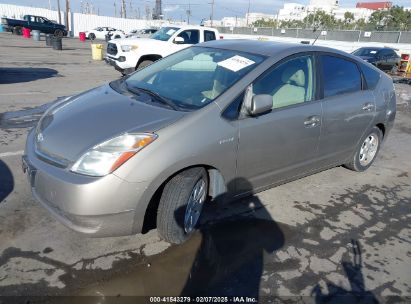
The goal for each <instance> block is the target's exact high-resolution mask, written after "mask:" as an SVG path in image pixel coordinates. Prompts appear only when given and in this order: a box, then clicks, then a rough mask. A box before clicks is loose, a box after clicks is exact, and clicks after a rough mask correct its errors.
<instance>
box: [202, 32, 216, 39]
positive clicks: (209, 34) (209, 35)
mask: <svg viewBox="0 0 411 304" xmlns="http://www.w3.org/2000/svg"><path fill="white" fill-rule="evenodd" d="M210 40H216V37H215V33H214V32H212V31H204V41H210Z"/></svg>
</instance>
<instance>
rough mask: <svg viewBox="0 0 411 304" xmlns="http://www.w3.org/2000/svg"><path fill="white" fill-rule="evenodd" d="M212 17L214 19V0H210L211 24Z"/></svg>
mask: <svg viewBox="0 0 411 304" xmlns="http://www.w3.org/2000/svg"><path fill="white" fill-rule="evenodd" d="M213 19H214V0H213V1H211V15H210V22H211V26H213Z"/></svg>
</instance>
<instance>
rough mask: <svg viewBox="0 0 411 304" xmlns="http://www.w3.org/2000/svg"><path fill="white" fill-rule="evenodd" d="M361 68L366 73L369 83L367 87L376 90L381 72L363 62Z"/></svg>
mask: <svg viewBox="0 0 411 304" xmlns="http://www.w3.org/2000/svg"><path fill="white" fill-rule="evenodd" d="M361 70H362V72H363V74H364V77H365V82H366V83H367V88H368V89H369V90H374V89H375V87H376V86H377V84H378V82H379V81H380V78H381V74H380V73H379V72H378V71H376V70H374V69H373V68H370V67H369V66H367V65H365V64H361Z"/></svg>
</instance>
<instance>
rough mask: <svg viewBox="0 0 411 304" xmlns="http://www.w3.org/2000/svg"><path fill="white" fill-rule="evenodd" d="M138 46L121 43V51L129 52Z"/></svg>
mask: <svg viewBox="0 0 411 304" xmlns="http://www.w3.org/2000/svg"><path fill="white" fill-rule="evenodd" d="M137 48H138V46H137V45H122V46H121V50H122V51H123V52H130V51H132V50H136V49H137Z"/></svg>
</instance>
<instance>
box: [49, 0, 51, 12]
mask: <svg viewBox="0 0 411 304" xmlns="http://www.w3.org/2000/svg"><path fill="white" fill-rule="evenodd" d="M49 10H51V0H49Z"/></svg>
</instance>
